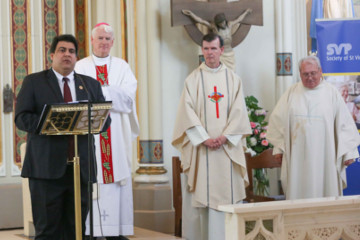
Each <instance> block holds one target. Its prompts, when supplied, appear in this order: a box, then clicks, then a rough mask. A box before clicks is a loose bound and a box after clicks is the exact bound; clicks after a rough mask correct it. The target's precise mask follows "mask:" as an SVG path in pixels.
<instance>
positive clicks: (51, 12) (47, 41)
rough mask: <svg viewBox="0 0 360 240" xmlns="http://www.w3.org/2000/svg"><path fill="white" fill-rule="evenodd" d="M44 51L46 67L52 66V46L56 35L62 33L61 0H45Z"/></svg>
mask: <svg viewBox="0 0 360 240" xmlns="http://www.w3.org/2000/svg"><path fill="white" fill-rule="evenodd" d="M42 4H43V16H42V17H43V53H44V60H45V61H44V69H48V68H50V67H51V59H50V46H51V42H52V40H53V39H54V37H55V36H57V35H59V34H60V29H61V19H60V16H61V14H60V7H59V6H61V0H43V2H42Z"/></svg>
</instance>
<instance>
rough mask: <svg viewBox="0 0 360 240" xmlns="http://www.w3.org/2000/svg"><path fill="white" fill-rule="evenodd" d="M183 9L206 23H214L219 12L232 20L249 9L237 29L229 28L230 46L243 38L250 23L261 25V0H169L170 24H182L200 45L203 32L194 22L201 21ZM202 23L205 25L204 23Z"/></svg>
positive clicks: (227, 19)
mask: <svg viewBox="0 0 360 240" xmlns="http://www.w3.org/2000/svg"><path fill="white" fill-rule="evenodd" d="M183 10H189V11H191V12H192V13H194V15H196V16H197V17H198V19H201V20H203V21H205V22H208V23H214V22H215V21H216V19H215V16H216V15H218V14H220V13H223V14H224V17H225V20H226V21H234V20H236V19H238V18H239V16H240V14H242V13H245V12H246V11H247V10H250V11H251V13H250V14H249V13H248V14H246V15H244V16H243V19H241V24H240V25H238V28H237V29H230V30H231V33H230V34H231V47H235V46H237V45H238V44H240V43H241V42H242V41H243V40H244V39H245V37H246V35H247V34H248V33H249V31H250V27H251V25H258V26H262V25H263V14H262V0H238V1H233V2H227V1H226V0H209V1H208V2H203V1H201V2H200V1H196V0H171V26H173V27H174V26H181V25H183V26H184V27H185V29H186V32H187V33H188V34H189V36H190V37H191V39H192V40H193V41H194V42H195V43H197V44H198V45H200V46H201V40H202V37H203V35H204V34H203V33H202V32H201V31H200V30H199V29H198V28H197V27H196V25H195V24H194V22H195V23H196V22H198V23H201V22H199V21H197V20H195V19H194V18H192V17H191V16H190V15H188V14H186V13H184V11H183ZM202 24H204V23H202ZM204 25H205V26H206V24H204ZM235 28H236V27H235ZM219 35H220V34H219Z"/></svg>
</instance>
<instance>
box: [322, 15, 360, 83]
mask: <svg viewBox="0 0 360 240" xmlns="http://www.w3.org/2000/svg"><path fill="white" fill-rule="evenodd" d="M359 29H360V19H355V20H353V19H351V20H317V21H316V34H317V42H318V57H319V59H320V62H321V66H322V70H323V73H324V76H329V75H360V34H358V31H359Z"/></svg>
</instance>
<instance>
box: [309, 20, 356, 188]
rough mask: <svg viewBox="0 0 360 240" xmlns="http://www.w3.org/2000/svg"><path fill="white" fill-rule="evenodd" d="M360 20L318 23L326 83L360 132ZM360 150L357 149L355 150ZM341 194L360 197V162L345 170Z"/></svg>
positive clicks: (320, 21) (319, 47)
mask: <svg viewBox="0 0 360 240" xmlns="http://www.w3.org/2000/svg"><path fill="white" fill-rule="evenodd" d="M359 29H360V19H355V20H353V19H350V20H317V21H316V34H317V42H318V46H317V48H318V54H317V55H318V57H319V59H320V62H321V67H322V71H323V75H324V76H325V80H326V81H328V82H331V83H333V84H334V85H335V86H336V87H337V88H338V89H339V91H340V93H341V95H342V97H343V98H344V101H345V103H346V105H347V107H348V108H349V111H350V113H351V115H352V116H353V118H354V120H355V123H356V126H357V128H358V130H359V131H360V77H359V76H357V75H360V34H358V31H359ZM358 150H359V151H360V147H359V148H358ZM346 176H347V188H346V189H344V191H343V194H344V195H357V194H360V159H359V158H358V159H356V161H355V163H353V164H351V165H350V166H348V167H347V168H346Z"/></svg>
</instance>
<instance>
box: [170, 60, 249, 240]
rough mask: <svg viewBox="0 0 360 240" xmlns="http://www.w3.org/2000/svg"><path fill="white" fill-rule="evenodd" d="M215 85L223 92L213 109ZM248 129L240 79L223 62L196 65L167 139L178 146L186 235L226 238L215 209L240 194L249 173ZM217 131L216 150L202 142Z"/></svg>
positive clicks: (221, 216)
mask: <svg viewBox="0 0 360 240" xmlns="http://www.w3.org/2000/svg"><path fill="white" fill-rule="evenodd" d="M215 87H216V91H217V92H218V93H220V94H222V95H223V96H222V99H221V101H219V102H218V111H217V107H216V103H215V102H213V101H212V100H211V98H210V97H211V96H213V95H212V94H213V93H214V92H215ZM217 114H218V115H219V117H217ZM250 133H251V128H250V123H249V119H248V116H247V111H246V107H245V103H244V97H243V93H242V83H241V80H240V78H239V77H238V76H237V75H236V74H235V73H234V72H233V71H231V70H230V69H228V68H227V67H226V66H225V65H224V64H223V65H222V66H221V67H220V68H219V69H216V70H213V69H209V68H208V67H206V65H205V64H204V63H203V64H201V65H200V67H199V68H197V69H195V70H194V71H193V72H192V73H191V74H190V75H189V76H188V78H187V79H186V81H185V86H184V90H183V94H182V97H181V99H180V103H179V109H178V115H177V119H176V123H175V128H174V136H173V142H172V144H173V145H174V146H175V147H176V148H177V149H179V150H180V151H181V164H182V167H183V170H184V173H185V179H186V180H184V181H185V182H184V181H183V187H182V194H183V208H182V210H183V212H182V214H183V228H182V234H183V237H185V238H186V239H189V240H195V239H196V240H202V239H209V240H212V239H224V238H225V214H224V213H223V212H219V211H218V210H217V208H218V206H219V205H221V204H231V203H237V202H239V201H241V200H242V199H244V198H245V186H246V185H247V183H248V176H247V174H246V173H247V172H246V164H245V157H244V152H243V147H242V144H241V141H240V138H241V136H243V137H245V136H246V135H247V134H250ZM220 135H224V136H226V137H227V142H226V143H225V144H224V145H223V146H222V147H221V148H219V149H217V150H212V149H208V148H206V147H205V146H204V145H202V144H201V143H202V142H203V141H204V140H206V139H208V138H216V137H219V136H220Z"/></svg>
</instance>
